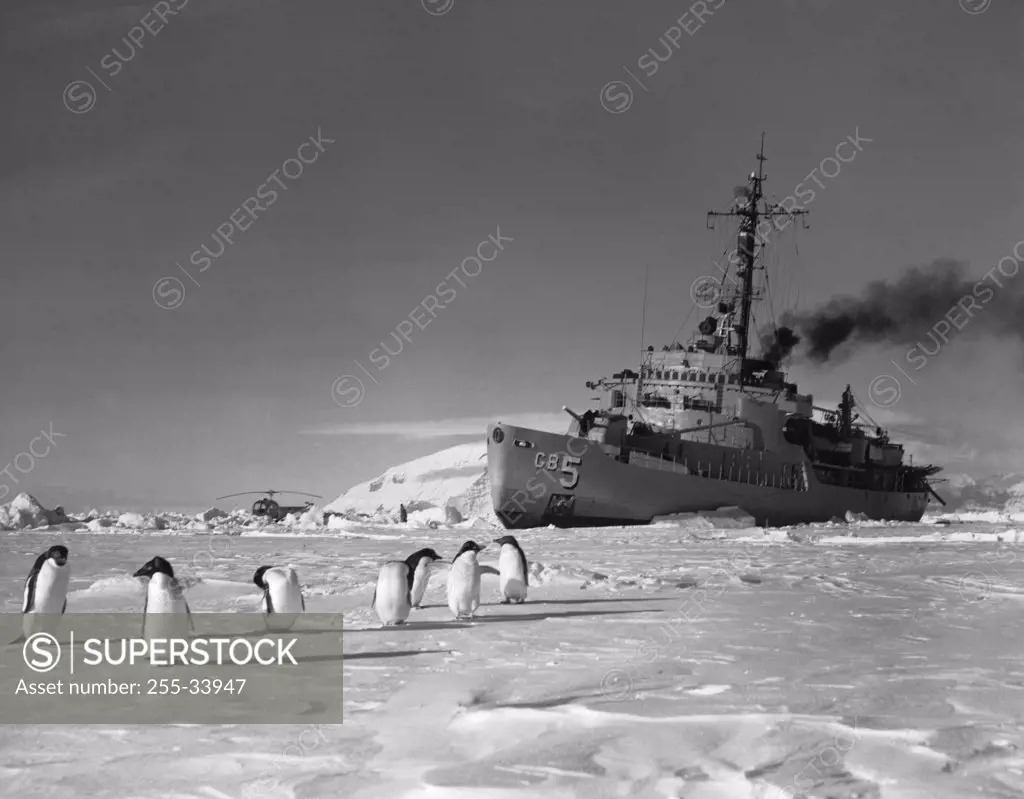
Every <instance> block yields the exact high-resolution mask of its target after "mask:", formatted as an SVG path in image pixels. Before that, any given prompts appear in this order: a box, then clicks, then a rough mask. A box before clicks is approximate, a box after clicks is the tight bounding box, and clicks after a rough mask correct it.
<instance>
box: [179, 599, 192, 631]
mask: <svg viewBox="0 0 1024 799" xmlns="http://www.w3.org/2000/svg"><path fill="white" fill-rule="evenodd" d="M181 601H182V602H184V603H185V615H186V616H188V629H189V631H190V632H191V633H193V634H195V631H196V623H195V622H194V621H192V610H191V608H189V606H188V600H187V599H185V598H184V597H182V600H181Z"/></svg>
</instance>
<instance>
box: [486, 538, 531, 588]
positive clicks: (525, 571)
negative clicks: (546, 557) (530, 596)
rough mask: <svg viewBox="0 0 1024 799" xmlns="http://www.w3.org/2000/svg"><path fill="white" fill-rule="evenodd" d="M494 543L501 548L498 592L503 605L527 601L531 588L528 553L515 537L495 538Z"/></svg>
mask: <svg viewBox="0 0 1024 799" xmlns="http://www.w3.org/2000/svg"><path fill="white" fill-rule="evenodd" d="M494 543H495V544H498V545H499V546H500V547H501V552H500V554H499V555H498V572H499V577H498V590H499V591H500V592H501V604H502V605H507V604H508V603H509V602H513V601H515V602H518V603H519V604H520V605H521V604H523V602H525V601H526V591H527V589H528V588H529V586H530V569H529V566H528V565H527V563H526V553H525V552H523V548H522V547H521V546H519V542H518V541H516V537H515V536H514V535H503V536H502V537H501V538H495V539H494Z"/></svg>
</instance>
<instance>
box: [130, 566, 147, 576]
mask: <svg viewBox="0 0 1024 799" xmlns="http://www.w3.org/2000/svg"><path fill="white" fill-rule="evenodd" d="M149 576H150V574H149V569H148V568H147V567H145V566H143V567H142V568H141V569H139V570H138V571H137V572H135V574H133V575H132V577H149Z"/></svg>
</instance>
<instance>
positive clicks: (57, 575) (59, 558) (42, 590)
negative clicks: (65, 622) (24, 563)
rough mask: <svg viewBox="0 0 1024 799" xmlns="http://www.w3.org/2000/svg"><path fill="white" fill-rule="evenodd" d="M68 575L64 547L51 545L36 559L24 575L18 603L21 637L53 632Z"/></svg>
mask: <svg viewBox="0 0 1024 799" xmlns="http://www.w3.org/2000/svg"><path fill="white" fill-rule="evenodd" d="M70 577H71V567H70V566H69V565H68V548H67V547H65V546H61V545H60V544H58V545H56V546H52V547H50V548H49V549H48V550H46V552H44V553H43V554H42V555H40V556H39V557H38V558H36V562H35V563H34V564H33V565H32V570H31V571H30V572H29V573H28V577H26V578H25V595H24V597H23V599H22V603H21V613H22V624H21V627H22V631H23V632H24V635H25V638H29V637H30V636H32V635H33V633H37V632H49V633H51V634H52V633H53V632H54V630H55V629H56V627H57V622H58V620H59V617H60V616H63V615H64V611H65V610H66V609H67V607H68V582H69V580H70ZM19 640H20V639H19Z"/></svg>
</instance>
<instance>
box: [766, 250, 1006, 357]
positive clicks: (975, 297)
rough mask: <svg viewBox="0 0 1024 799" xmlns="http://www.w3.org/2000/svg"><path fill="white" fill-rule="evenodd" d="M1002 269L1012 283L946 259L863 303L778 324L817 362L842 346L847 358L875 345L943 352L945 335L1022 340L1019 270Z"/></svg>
mask: <svg viewBox="0 0 1024 799" xmlns="http://www.w3.org/2000/svg"><path fill="white" fill-rule="evenodd" d="M1000 263H1002V264H1003V268H1004V269H1005V270H1006V271H1007V272H1009V273H1010V274H1011V276H1007V274H1006V273H1004V272H1001V271H1000V270H999V269H997V268H993V269H991V270H990V271H989V272H985V273H981V272H980V270H974V271H976V272H979V274H977V275H970V276H968V275H966V271H967V265H966V264H964V263H962V262H959V261H954V260H952V259H950V258H941V259H938V260H936V261H933V262H932V263H931V264H929V265H928V266H925V267H920V266H913V267H910V268H908V269H907V270H906V271H905V272H904V274H903V275H902V276H901V277H899V278H898V279H897V280H895V281H891V282H890V281H885V280H876V281H873V282H872V283H870V284H868V286H867V287H866V288H865V289H864V291H863V292H862V293H861V295H860V296H859V297H851V296H846V297H835V298H833V299H831V300H829V301H828V302H827V303H825V304H824V305H823V306H821V307H820V308H817V309H815V310H814V311H811V312H809V313H787V314H784V315H783V317H782V319H781V320H780V321H781V322H782V323H783V324H785V325H786V326H787V327H790V328H794V329H795V330H797V331H799V333H800V338H801V339H802V340H803V341H804V344H805V346H806V348H807V349H806V350H805V353H804V354H806V355H807V357H809V358H810V359H811V360H813V361H817V362H819V363H823V362H825V361H827V360H829V358H831V357H833V354H834V353H835V352H836V350H837V349H838V348H840V347H842V346H843V345H849V346H848V347H845V348H844V349H843V350H841V353H842V355H843V356H845V355H846V354H847V353H848V352H849V351H850V349H851V348H852V347H854V346H856V345H857V344H862V343H869V342H882V343H885V344H913V343H919V342H922V341H924V342H926V343H927V344H928V346H929V347H934V346H935V344H939V345H940V346H941V342H942V341H943V338H942V337H940V336H941V335H942V334H944V338H945V339H947V340H948V339H952V338H953V337H955V336H958V335H961V333H960V331H962V330H963V331H965V332H970V333H974V334H978V333H989V334H992V333H1002V334H1008V335H1011V336H1014V337H1016V338H1017V339H1019V340H1021V341H1024V297H1022V296H1021V294H1020V292H1019V290H1018V289H1017V287H1016V286H1014V285H1013V283H1014V281H1015V277H1013V276H1012V275H1015V274H1016V272H1015V271H1014V270H1016V269H1018V268H1019V265H1016V264H1015V263H1010V262H1009V261H1008V260H1006V259H1004V261H1002V262H1000ZM1022 282H1024V281H1022ZM947 314H949V315H948V316H947ZM947 320H948V321H947ZM939 330H941V331H942V333H941V334H939ZM932 342H935V343H932Z"/></svg>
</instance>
